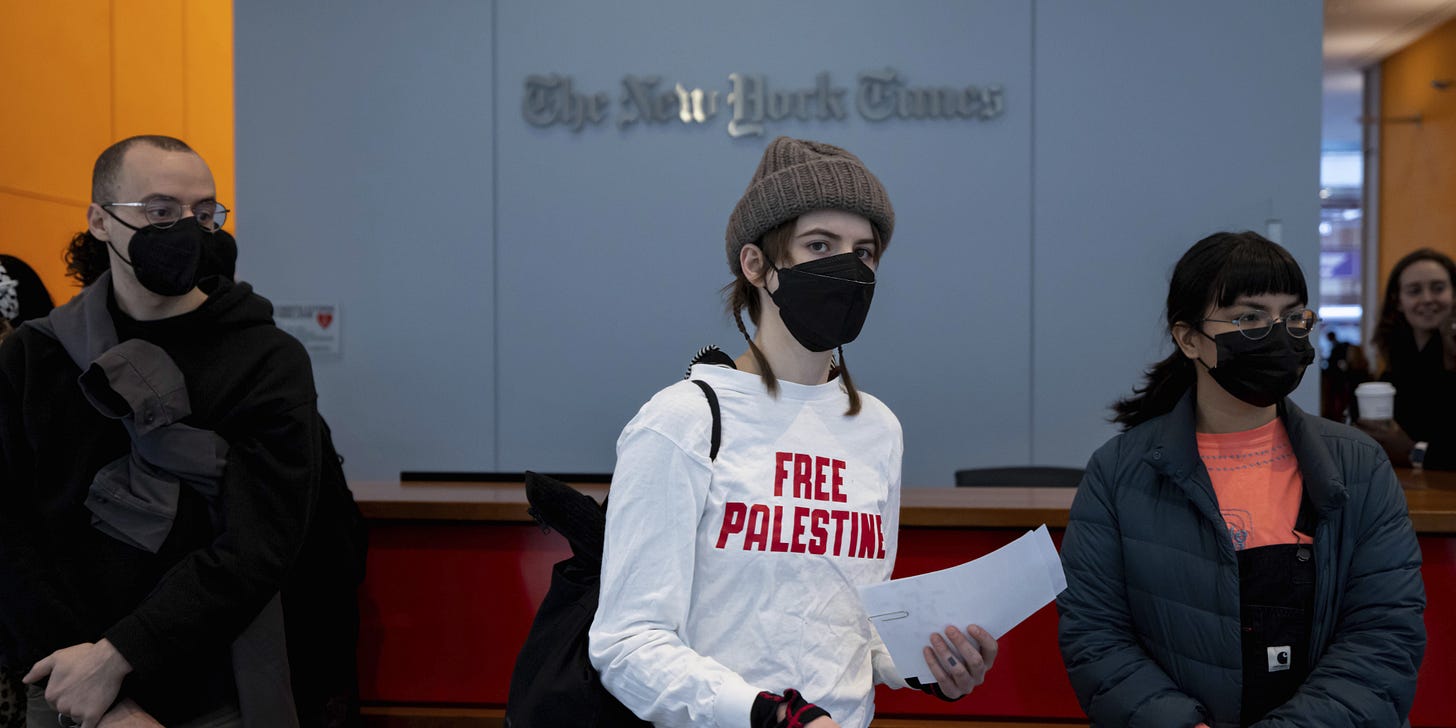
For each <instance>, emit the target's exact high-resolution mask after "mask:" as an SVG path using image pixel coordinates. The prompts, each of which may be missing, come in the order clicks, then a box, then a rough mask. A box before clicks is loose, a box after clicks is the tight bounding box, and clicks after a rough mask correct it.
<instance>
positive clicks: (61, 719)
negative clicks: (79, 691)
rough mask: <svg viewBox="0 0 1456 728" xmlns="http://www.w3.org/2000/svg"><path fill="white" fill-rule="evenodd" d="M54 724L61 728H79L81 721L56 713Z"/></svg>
mask: <svg viewBox="0 0 1456 728" xmlns="http://www.w3.org/2000/svg"><path fill="white" fill-rule="evenodd" d="M56 722H57V723H60V724H61V728H81V721H79V720H76V719H75V718H72V717H71V716H69V715H66V714H65V713H56Z"/></svg>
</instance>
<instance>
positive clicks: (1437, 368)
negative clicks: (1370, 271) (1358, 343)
mask: <svg viewBox="0 0 1456 728" xmlns="http://www.w3.org/2000/svg"><path fill="white" fill-rule="evenodd" d="M1453 282H1456V263H1453V262H1452V260H1451V258H1450V256H1447V255H1446V254H1445V253H1441V252H1438V251H1435V250H1431V249H1430V248H1422V249H1420V250H1417V251H1415V252H1413V253H1411V254H1410V255H1407V256H1405V257H1404V258H1401V259H1400V261H1399V262H1397V263H1396V264H1395V267H1393V268H1391V269H1390V278H1389V280H1387V281H1386V283H1385V303H1384V304H1383V305H1382V306H1381V307H1380V323H1378V324H1376V327H1375V336H1374V337H1373V339H1372V341H1373V343H1374V345H1375V347H1376V350H1377V352H1378V353H1379V356H1380V360H1381V373H1380V378H1381V379H1383V380H1385V381H1387V382H1390V383H1391V385H1393V386H1394V387H1395V419H1394V420H1378V421H1372V420H1364V419H1362V420H1357V422H1356V424H1357V426H1359V427H1360V429H1362V430H1364V431H1365V432H1366V433H1368V434H1369V435H1370V436H1371V437H1373V438H1375V441H1376V442H1379V443H1380V446H1381V447H1383V448H1384V449H1385V452H1386V454H1387V455H1388V456H1389V457H1390V461H1391V462H1392V463H1395V464H1396V465H1398V466H1404V467H1410V466H1414V467H1426V468H1432V469H1437V470H1456V307H1453V306H1452V288H1451V286H1452V283H1453Z"/></svg>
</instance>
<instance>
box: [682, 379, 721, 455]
mask: <svg viewBox="0 0 1456 728" xmlns="http://www.w3.org/2000/svg"><path fill="white" fill-rule="evenodd" d="M690 381H692V383H693V384H696V385H698V389H701V390H703V396H705V397H707V398H708V409H710V410H712V411H713V446H712V448H711V449H710V450H709V451H708V459H709V460H717V459H718V445H719V444H721V443H722V441H723V416H722V414H720V413H719V412H718V393H717V392H714V391H713V388H712V387H710V386H708V383H707V382H705V381H703V380H701V379H693V380H690Z"/></svg>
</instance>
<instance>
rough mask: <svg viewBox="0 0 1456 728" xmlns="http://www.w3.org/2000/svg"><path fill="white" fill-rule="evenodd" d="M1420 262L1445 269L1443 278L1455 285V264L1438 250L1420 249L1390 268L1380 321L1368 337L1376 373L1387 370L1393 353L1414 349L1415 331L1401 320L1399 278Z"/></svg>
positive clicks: (1402, 317)
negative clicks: (1371, 346)
mask: <svg viewBox="0 0 1456 728" xmlns="http://www.w3.org/2000/svg"><path fill="white" fill-rule="evenodd" d="M1423 260H1430V261H1434V262H1436V263H1438V264H1440V266H1441V267H1442V268H1445V269H1446V275H1447V277H1449V278H1450V279H1451V283H1453V284H1456V262H1452V260H1451V257H1450V256H1448V255H1446V254H1445V253H1442V252H1440V251H1438V250H1432V249H1431V248H1421V249H1420V250H1417V251H1414V252H1412V253H1410V254H1409V255H1407V256H1405V257H1404V258H1401V259H1400V260H1399V261H1396V264H1395V266H1394V267H1392V268H1391V269H1390V277H1389V278H1387V279H1386V281H1385V299H1384V301H1383V302H1382V303H1381V304H1380V321H1379V322H1378V323H1376V324H1375V333H1374V335H1372V336H1371V337H1370V343H1371V345H1373V346H1374V347H1375V354H1376V357H1377V358H1376V362H1377V364H1376V371H1378V372H1385V371H1386V370H1388V369H1389V368H1390V359H1391V355H1392V354H1395V355H1396V356H1397V357H1398V356H1400V354H1398V353H1396V352H1398V351H1400V350H1402V349H1410V350H1411V352H1412V353H1413V352H1414V351H1415V346H1416V334H1415V330H1414V329H1412V328H1411V325H1410V322H1409V321H1406V320H1405V314H1402V313H1401V312H1400V276H1401V274H1403V273H1405V269H1406V268H1409V267H1411V266H1412V265H1415V264H1416V263H1419V262H1421V261H1423Z"/></svg>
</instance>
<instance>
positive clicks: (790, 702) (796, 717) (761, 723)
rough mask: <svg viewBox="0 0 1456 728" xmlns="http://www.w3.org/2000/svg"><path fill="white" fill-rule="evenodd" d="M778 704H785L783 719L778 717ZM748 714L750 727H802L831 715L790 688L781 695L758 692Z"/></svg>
mask: <svg viewBox="0 0 1456 728" xmlns="http://www.w3.org/2000/svg"><path fill="white" fill-rule="evenodd" d="M780 705H784V706H787V709H786V710H785V711H784V719H783V720H779V719H778V714H779V706H780ZM748 715H749V722H750V723H751V724H752V728H804V726H806V725H808V724H809V722H810V721H812V720H814V719H815V718H823V717H833V716H830V715H829V711H827V710H825V709H823V708H821V707H819V706H817V705H815V704H813V703H811V702H809V701H807V700H805V699H804V696H803V695H800V694H799V691H798V690H794V689H792V688H790V689H788V690H785V691H784V694H783V695H775V694H773V693H770V692H768V691H766V690H765V691H764V692H761V693H759V694H758V697H757V698H754V699H753V709H752V710H751V711H749V714H748Z"/></svg>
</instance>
